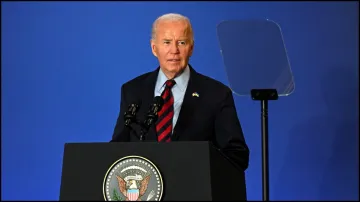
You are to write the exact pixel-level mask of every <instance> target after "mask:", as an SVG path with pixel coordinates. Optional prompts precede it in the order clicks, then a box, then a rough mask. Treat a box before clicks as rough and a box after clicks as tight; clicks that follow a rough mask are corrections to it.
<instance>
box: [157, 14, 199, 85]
mask: <svg viewBox="0 0 360 202" xmlns="http://www.w3.org/2000/svg"><path fill="white" fill-rule="evenodd" d="M191 40H192V38H191V33H190V29H189V26H188V24H187V22H186V21H175V22H171V21H163V22H159V23H158V25H157V29H156V38H155V40H151V50H152V52H153V54H154V55H155V57H157V58H158V60H159V63H160V67H161V68H162V70H163V71H164V73H165V74H166V75H171V76H176V75H177V74H178V73H179V72H181V71H182V70H184V69H185V67H186V66H187V64H188V61H189V58H190V56H191V54H192V51H193V44H192V41H191ZM169 79H170V78H169Z"/></svg>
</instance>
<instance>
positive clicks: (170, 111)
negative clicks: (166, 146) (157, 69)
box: [156, 80, 175, 142]
mask: <svg viewBox="0 0 360 202" xmlns="http://www.w3.org/2000/svg"><path fill="white" fill-rule="evenodd" d="M165 84H166V86H165V90H164V91H163V92H162V95H161V97H162V98H163V99H164V105H163V107H162V109H161V111H160V112H158V117H159V118H158V120H157V123H156V131H157V134H158V142H170V141H171V134H172V128H173V124H172V122H173V117H174V97H173V95H172V93H171V88H172V87H173V86H174V85H175V81H174V80H167V81H166V83H165Z"/></svg>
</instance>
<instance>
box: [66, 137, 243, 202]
mask: <svg viewBox="0 0 360 202" xmlns="http://www.w3.org/2000/svg"><path fill="white" fill-rule="evenodd" d="M125 199H126V200H141V201H147V200H149V201H152V200H162V201H172V200H174V201H183V200H186V201H188V200H195V201H196V200H197V201H204V200H206V201H208V200H237V201H245V200H246V186H245V174H244V171H242V170H240V169H238V168H237V167H236V166H235V164H233V163H232V161H230V160H229V159H228V158H227V157H226V156H225V155H223V153H222V152H220V151H219V150H218V149H217V148H215V147H214V146H213V145H212V144H211V143H209V142H202V141H195V142H181V141H179V142H170V143H158V142H111V143H66V144H65V147H64V158H63V167H62V176H61V186H60V201H70V200H75V201H79V200H81V201H85V200H86V201H87V200H91V201H109V200H111V201H114V200H125Z"/></svg>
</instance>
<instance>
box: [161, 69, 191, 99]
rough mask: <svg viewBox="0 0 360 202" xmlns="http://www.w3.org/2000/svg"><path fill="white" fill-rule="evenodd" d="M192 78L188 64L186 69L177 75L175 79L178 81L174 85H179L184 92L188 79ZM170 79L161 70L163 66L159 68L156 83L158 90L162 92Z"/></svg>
mask: <svg viewBox="0 0 360 202" xmlns="http://www.w3.org/2000/svg"><path fill="white" fill-rule="evenodd" d="M189 78H190V68H189V65H188V66H186V68H185V69H184V71H183V72H182V73H181V74H180V75H179V76H177V77H176V78H175V79H174V80H175V82H176V84H175V86H174V87H178V88H179V89H180V90H181V91H182V92H184V91H185V89H186V87H187V84H188V81H189ZM167 80H168V78H167V77H166V76H165V74H164V72H163V71H162V70H161V68H160V69H159V74H158V78H157V82H156V83H157V84H156V90H157V91H158V92H159V93H161V89H162V88H163V87H164V85H165V82H166V81H167Z"/></svg>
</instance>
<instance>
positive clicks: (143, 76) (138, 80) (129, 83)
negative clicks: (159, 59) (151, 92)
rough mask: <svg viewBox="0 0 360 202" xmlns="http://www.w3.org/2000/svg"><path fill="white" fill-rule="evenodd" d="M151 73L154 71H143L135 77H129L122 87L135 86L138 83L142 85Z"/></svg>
mask: <svg viewBox="0 0 360 202" xmlns="http://www.w3.org/2000/svg"><path fill="white" fill-rule="evenodd" d="M152 74H154V71H150V72H146V73H143V74H141V75H139V76H137V77H135V78H132V79H130V80H129V81H127V82H125V83H124V84H123V87H126V88H128V87H130V88H131V87H137V86H139V85H142V84H143V83H144V82H145V81H146V80H147V79H148V78H149V77H150V76H151V75H152Z"/></svg>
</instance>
